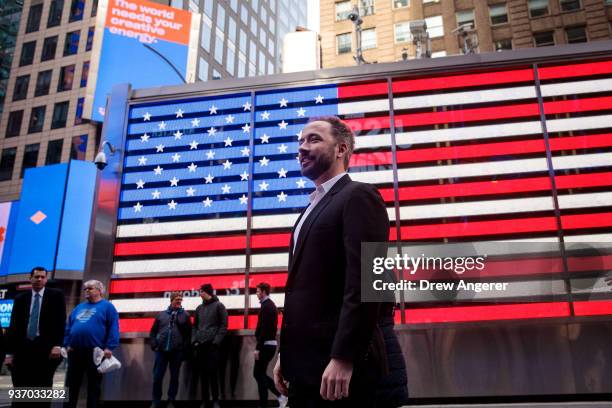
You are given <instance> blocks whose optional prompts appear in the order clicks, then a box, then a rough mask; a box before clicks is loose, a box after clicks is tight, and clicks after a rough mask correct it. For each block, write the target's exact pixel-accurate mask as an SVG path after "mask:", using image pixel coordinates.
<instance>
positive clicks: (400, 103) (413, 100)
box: [393, 86, 537, 109]
mask: <svg viewBox="0 0 612 408" xmlns="http://www.w3.org/2000/svg"><path fill="white" fill-rule="evenodd" d="M535 97H537V95H536V90H535V87H534V86H519V87H516V88H502V89H488V90H484V91H468V92H453V93H444V94H435V95H422V96H408V97H403V98H394V99H393V108H394V109H416V108H428V107H432V106H449V105H460V104H468V103H485V102H497V101H511V100H515V99H528V98H535Z"/></svg>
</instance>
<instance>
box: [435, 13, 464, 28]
mask: <svg viewBox="0 0 612 408" xmlns="http://www.w3.org/2000/svg"><path fill="white" fill-rule="evenodd" d="M456 16H457V27H461V26H462V25H468V24H471V25H472V27H474V10H462V11H458V12H457V15H456ZM428 26H429V25H428Z"/></svg>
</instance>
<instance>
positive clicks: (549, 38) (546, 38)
mask: <svg viewBox="0 0 612 408" xmlns="http://www.w3.org/2000/svg"><path fill="white" fill-rule="evenodd" d="M533 41H534V43H535V46H536V47H546V46H549V45H555V33H554V31H544V32H541V33H534V34H533Z"/></svg>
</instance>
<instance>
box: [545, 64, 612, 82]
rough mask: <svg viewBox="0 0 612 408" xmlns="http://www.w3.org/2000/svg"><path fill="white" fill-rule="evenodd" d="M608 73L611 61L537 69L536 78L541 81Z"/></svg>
mask: <svg viewBox="0 0 612 408" xmlns="http://www.w3.org/2000/svg"><path fill="white" fill-rule="evenodd" d="M610 73H612V61H602V62H590V63H586V64H571V65H562V66H556V67H539V68H538V76H539V77H540V79H541V80H544V79H556V78H572V77H578V76H589V75H600V74H610Z"/></svg>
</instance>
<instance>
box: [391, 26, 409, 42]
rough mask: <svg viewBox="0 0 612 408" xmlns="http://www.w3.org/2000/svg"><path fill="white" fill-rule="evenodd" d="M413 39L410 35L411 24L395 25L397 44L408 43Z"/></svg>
mask: <svg viewBox="0 0 612 408" xmlns="http://www.w3.org/2000/svg"><path fill="white" fill-rule="evenodd" d="M411 39H412V36H411V35H410V23H409V22H408V21H406V22H405V23H397V24H396V25H395V42H396V43H400V42H407V41H410V40H411Z"/></svg>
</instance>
